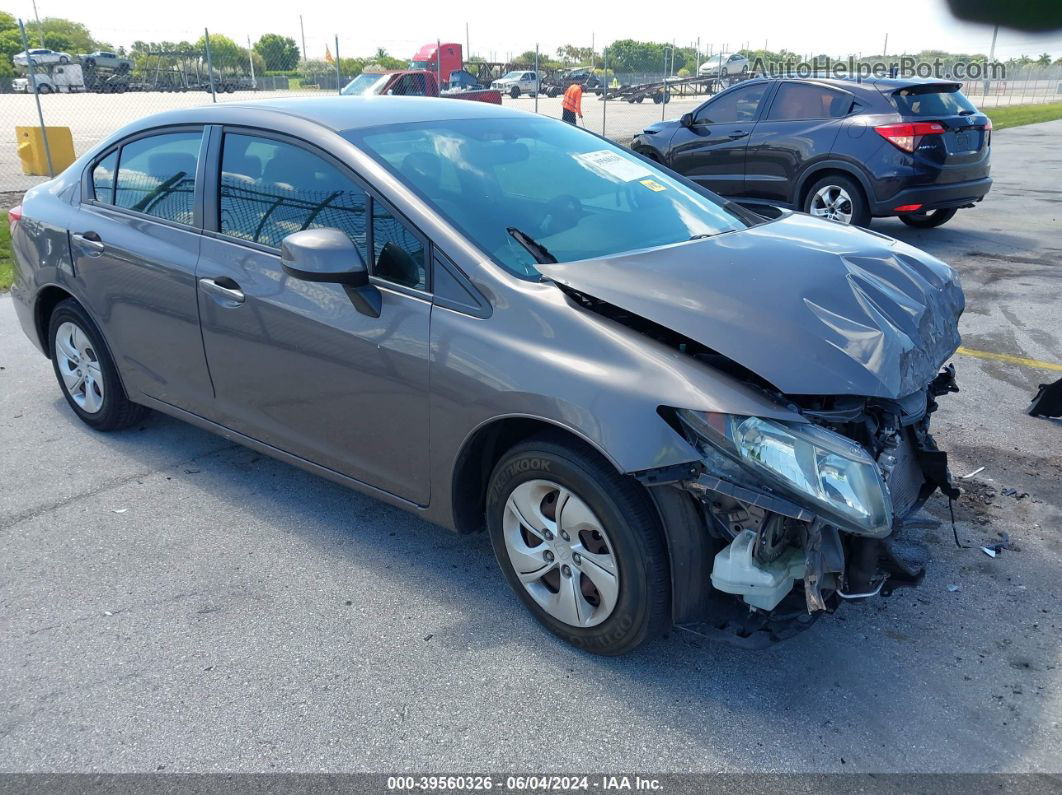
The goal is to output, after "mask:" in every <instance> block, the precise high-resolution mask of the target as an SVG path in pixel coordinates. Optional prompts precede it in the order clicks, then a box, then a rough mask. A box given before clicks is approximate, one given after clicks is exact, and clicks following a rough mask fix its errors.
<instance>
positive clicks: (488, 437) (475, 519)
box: [452, 417, 612, 533]
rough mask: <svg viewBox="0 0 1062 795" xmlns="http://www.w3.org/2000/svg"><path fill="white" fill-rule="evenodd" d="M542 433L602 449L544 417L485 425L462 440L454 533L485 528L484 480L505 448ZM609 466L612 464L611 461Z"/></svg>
mask: <svg viewBox="0 0 1062 795" xmlns="http://www.w3.org/2000/svg"><path fill="white" fill-rule="evenodd" d="M541 433H549V434H550V435H552V436H553V438H554V439H560V440H563V441H566V442H570V443H571V444H572V445H573V446H576V447H580V448H582V449H584V450H587V451H592V452H593V454H594V455H598V456H601V452H600V451H599V450H598V449H597V448H595V447H594V446H593V445H591V444H589V443H588V442H587V441H586V440H585V439H582V438H581V437H579V436H578V435H576V434H574V433H572V432H571V431H569V430H567V429H566V428H562V427H561V426H559V425H554V424H553V423H551V422H547V421H546V420H539V419H535V418H533V417H503V418H501V419H498V420H495V421H493V422H491V423H488V424H487V425H484V426H483V427H481V428H479V429H477V430H476V432H475V433H474V434H473V435H472V438H471V439H469V440H468V441H466V442H465V446H464V447H463V448H462V449H461V453H460V454H459V455H458V457H457V465H456V466H455V467H454V477H453V485H452V497H453V514H454V527H455V528H456V529H457V532H459V533H478V532H481V531H483V530H485V529H486V522H485V518H484V512H485V511H486V496H487V481H488V480H489V479H490V473H491V472H493V471H494V466H495V464H497V463H498V461H500V460H501V457H502V456H503V455H505V453H506V452H507V451H508V450H511V449H512V448H513V447H514V446H516V445H517V444H519V443H520V442H522V441H524V440H526V439H530V438H531V437H532V436H536V435H538V434H541ZM602 457H604V456H602ZM609 466H612V464H611V462H610V463H609Z"/></svg>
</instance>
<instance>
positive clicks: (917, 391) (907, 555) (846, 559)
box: [539, 214, 965, 645]
mask: <svg viewBox="0 0 1062 795" xmlns="http://www.w3.org/2000/svg"><path fill="white" fill-rule="evenodd" d="M539 269H540V270H541V272H542V273H543V275H544V276H546V277H547V278H549V279H551V280H552V281H553V282H554V283H555V284H556V285H557V286H558V287H559V288H560V289H561V290H562V291H563V292H564V293H565V294H566V295H567V297H568V298H569V300H570V301H571V303H572V306H573V307H575V308H578V309H580V310H582V311H588V312H591V313H593V314H595V315H597V316H599V317H601V318H603V319H604V320H605V321H606V322H611V323H616V324H619V325H621V326H623V327H626V328H627V329H630V330H633V331H635V332H637V333H638V334H640V335H642V336H643V337H645V338H648V339H649V340H651V343H652V344H653V345H654V346H661V347H663V348H665V349H670V350H672V351H675V352H677V353H678V354H679V355H681V356H684V357H687V358H689V359H693V360H695V361H696V362H698V363H699V364H701V365H704V366H705V368H706V370H705V376H706V380H705V386H704V388H705V391H706V392H709V393H711V391H712V389H713V386H715V387H718V386H719V385H720V383H721V381H720V379H727V381H726V385H731V384H734V383H736V384H740V385H741V387H742V388H743V389H747V390H749V392H750V393H755V395H756V396H757V397H758V398H760V399H762V400H763V402H764V405H765V406H770V407H771V408H772V409H777V411H774V413H773V414H772V415H771V417H768V416H747V415H743V414H737V413H726V411H727V408H726V405H725V404H723V405H721V404H720V403H719V402H718V401H713V400H711V399H704V400H703V401H702V403H704V404H708V406H705V405H702V406H700V408H697V407H696V406H695V405H692V403H695V402H696V401H695V400H691V402H690V403H687V405H685V406H683V405H676V404H674V403H668V402H667V400H668V398H667V397H666V396H662V400H661V403H663V405H662V406H661V407H660V408H659V411H660V414H661V415H662V416H663V418H664V419H665V420H666V421H667V422H668V423H669V424H670V425H671V427H672V428H673V429H674V430H675V431H676V432H678V433H680V434H681V435H682V436H684V437H685V438H686V440H687V441H689V442H690V443H691V444H692V446H693V447H694V448H696V449H697V450H698V451H699V453H700V456H699V460H697V461H695V462H694V463H693V464H691V465H686V464H684V465H682V466H680V467H677V468H674V469H672V470H670V471H660V470H657V471H649V472H642V473H636V476H638V477H639V478H640V479H641V480H642V481H643V482H644V483H646V485H648V486H650V487H651V492H652V493H654V495H656V496H657V501H658V506H659V505H660V503H661V500H660V498H659V495H660V494H662V493H665V492H664V491H663V489H672V490H678V491H676V492H675V493H682V494H683V496H684V497H685V499H686V501H687V502H692V503H693V505H695V506H696V510H697V511H698V512H699V513H700V514H701V515H700V516H699V517H694V518H693V519H691V518H690V517H689V516H678V515H677V512H676V515H671V516H668V515H664V516H663V518H664V523H665V526H666V527H667V528H668V533H669V539H670V540H671V541H672V542H674V540H675V537H676V534H678V535H679V536H682V535H683V534H685V536H686V538H687V539H688V541H689V542H688V543H687V544H686V545H685V547H684V548H683V549H682V550H681V551H680V552H679V553H678V554H677V555H676V554H675V553H673V555H672V558H673V560H672V565H673V568H674V567H675V566H676V559H678V561H679V565H681V566H683V567H685V569H686V570H685V572H683V573H682V576H681V577H678V576H676V572H675V571H674V570H673V576H672V579H673V582H681V583H683V585H682V586H681V587H676V588H674V589H673V590H674V591H675V600H674V601H675V603H676V604H677V605H679V606H680V608H679V609H677V610H676V615H675V619H676V623H678V624H679V625H680V626H682V625H685V626H691V625H694V624H695V625H696V626H697V627H699V628H700V629H698V631H703V632H705V634H715V635H719V634H722V636H723V637H725V638H727V639H728V640H732V641H735V642H739V643H743V644H745V645H759V644H760V643H762V642H770V641H771V640H778V639H781V638H783V637H787V636H788V635H789V634H792V633H793V632H796V631H799V630H800V629H801V628H803V627H804V626H807V625H808V624H809V623H810V622H811V621H812V620H814V618H815V617H816V616H818V615H821V614H822V613H823V612H825V611H830V610H833V609H835V608H836V606H837V605H838V604H839V603H840V602H841V601H844V600H846V599H863V598H868V597H870V596H873V595H876V594H881V593H888V592H889V591H890V590H891V589H892V588H895V587H897V586H900V585H912V584H916V583H918V582H919V581H920V580H921V578H922V574H923V571H924V564H925V557H926V556H925V553H924V551H923V550H922V549H921V548H920V547H919V546H918V545H917V544H914V543H912V542H911V540H910V539H909V538H907V535H908V532H909V531H910V530H912V529H913V522H914V521H915V520H914V518H913V517H914V515H915V513H916V512H917V510H918V508H919V507H920V506H921V505H922V504H923V503H924V502H925V500H926V499H927V498H928V497H929V495H930V494H931V493H933V491H935V490H936V489H941V490H942V491H943V492H944V493H945V494H947V495H948V496H949V497H952V496H955V495H956V491H955V489H954V487H953V486H952V485H951V483H950V478H949V475H948V467H947V457H946V455H945V454H944V453H943V452H942V451H940V450H939V449H938V448H937V446H936V444H935V443H934V441H933V437H932V436H931V435H930V433H929V424H930V419H931V417H932V414H933V412H934V411H935V409H936V408H937V402H936V399H937V398H938V397H940V396H941V395H943V394H945V393H947V392H952V391H956V386H955V377H954V370H953V368H952V367H951V366H948V367H944V365H945V363H946V362H947V361H948V360H949V359H950V358H951V356H952V355H953V354H954V353H955V350H956V349H957V347H958V346H959V343H960V337H959V330H958V321H959V317H960V315H961V314H962V311H963V309H964V307H965V296H964V295H963V291H962V287H961V285H960V283H959V279H958V276H957V274H956V273H955V271H954V270H952V269H951V268H950V267H949V266H948V265H946V264H945V263H943V262H941V261H940V260H938V259H936V258H935V257H932V256H930V255H929V254H926V253H925V252H923V251H919V250H918V249H915V248H913V247H911V246H908V245H906V244H904V243H901V242H899V241H896V240H892V239H890V238H887V237H884V236H882V235H876V234H873V233H868V232H864V231H860V230H858V229H853V228H851V227H846V226H842V225H839V224H832V223H825V222H821V221H818V220H817V219H814V218H810V217H808V216H801V215H796V214H793V215H786V216H783V217H781V218H780V219H778V220H776V221H773V222H770V223H764V224H761V225H759V226H755V227H751V228H749V229H746V230H743V231H740V232H734V233H731V234H725V235H718V236H716V237H713V238H709V239H706V240H698V241H695V242H691V243H688V244H683V245H678V246H672V247H669V248H664V249H655V250H652V251H644V252H632V253H630V254H625V255H619V256H615V257H611V258H608V259H605V260H596V261H586V262H574V263H562V264H549V265H540V266H539ZM941 368H943V369H941ZM673 399H674V398H673ZM687 400H690V399H689V398H687ZM746 405H747V404H746ZM668 406H671V407H670V408H669V407H668ZM765 414H766V412H765ZM687 495H692V497H693V498H694V500H693V501H691V500H689V497H688V496H687ZM690 510H693V509H692V508H691V509H690ZM661 513H662V515H663V514H664V513H665V510H664V509H663V508H661ZM690 521H696V522H697V523H698V528H699V536H698V535H697V534H694V533H692V532H690V531H686V530H682V529H681V527H683V526H685V524H688V523H689V522H690ZM702 526H703V528H702ZM677 528H679V529H677ZM705 534H707V535H708V538H709V542H710V543H709V544H708V552H704V551H703V549H702V547H701V546H698V541H697V538H698V537H700V538H703V536H704V535H705ZM686 553H689V554H686ZM709 580H710V582H711V586H712V587H708V582H707V581H709ZM694 584H696V587H695V585H694ZM706 602H707V603H708V604H705V603H706ZM689 605H695V606H698V607H700V608H701V610H700V615H699V616H698V615H696V612H697V611H696V610H691V609H687V607H688V606H689Z"/></svg>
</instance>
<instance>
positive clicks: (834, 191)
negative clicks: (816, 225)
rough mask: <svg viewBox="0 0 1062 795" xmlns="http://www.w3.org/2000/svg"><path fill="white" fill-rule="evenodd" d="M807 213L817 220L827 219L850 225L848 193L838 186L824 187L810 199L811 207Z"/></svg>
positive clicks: (850, 198)
mask: <svg viewBox="0 0 1062 795" xmlns="http://www.w3.org/2000/svg"><path fill="white" fill-rule="evenodd" d="M808 212H809V213H811V214H812V215H815V216H818V217H819V218H827V219H829V220H830V221H840V222H841V223H842V224H850V223H852V214H853V212H854V209H853V207H852V197H851V196H849V195H848V191H846V190H845V189H844V188H842V187H840V186H839V185H824V186H823V187H821V188H819V189H818V190H817V191H816V192H815V195H814V196H812V197H811V206H810V207H809V208H808Z"/></svg>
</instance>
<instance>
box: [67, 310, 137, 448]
mask: <svg viewBox="0 0 1062 795" xmlns="http://www.w3.org/2000/svg"><path fill="white" fill-rule="evenodd" d="M48 340H49V344H50V345H51V352H52V367H53V368H54V370H55V377H56V379H57V380H58V381H59V388H60V389H61V390H62V392H63V397H65V398H66V402H67V403H69V404H70V408H72V409H73V410H74V413H75V414H77V416H78V417H79V418H80V419H81V421H82V422H84V423H85V424H86V425H89V426H91V427H93V428H95V429H96V430H98V431H116V430H119V429H121V428H126V427H128V426H130V425H133V424H134V423H137V422H139V421H140V420H141V419H142V418H143V416H144V414H145V413H147V409H146V408H144V407H143V406H140V405H137V404H136V403H132V402H131V401H130V400H129V398H127V397H126V395H125V390H124V389H123V388H122V382H121V381H120V380H119V378H118V370H117V368H116V367H115V366H114V361H113V360H112V359H111V355H110V353H108V351H107V346H106V345H104V344H103V338H102V337H101V336H100V333H99V331H98V330H97V328H96V325H95V324H94V323H93V322H92V320H90V319H89V316H88V315H87V314H86V313H85V310H84V309H82V308H81V305H80V304H78V303H77V302H76V301H73V300H71V299H67V300H66V301H63V302H62V303H60V304H59V305H58V306H57V307H56V308H55V311H53V312H52V317H51V320H50V321H49V324H48Z"/></svg>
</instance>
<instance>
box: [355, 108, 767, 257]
mask: <svg viewBox="0 0 1062 795" xmlns="http://www.w3.org/2000/svg"><path fill="white" fill-rule="evenodd" d="M346 137H347V138H348V140H350V141H351V142H352V143H354V144H356V145H357V146H359V147H361V148H362V149H364V150H365V151H366V152H367V153H368V154H369V155H371V156H372V157H374V158H375V159H376V160H378V161H379V162H380V163H381V164H383V165H384V166H385V167H386V168H388V169H390V170H391V171H392V172H394V173H395V174H396V175H397V176H398V177H399V178H400V179H402V180H403V181H404V182H406V183H407V184H408V185H409V186H410V187H411V188H413V189H414V190H415V191H416V192H417V193H419V194H420V195H421V197H423V198H424V199H425V200H426V201H427V202H428V203H429V204H431V205H432V206H433V207H434V208H435V209H436V211H438V212H439V213H440V214H441V215H442V216H443V217H445V218H446V219H447V220H449V221H450V222H451V223H452V224H453V225H454V226H455V227H457V228H458V229H460V230H461V232H462V233H463V234H464V235H465V236H466V237H468V238H469V239H470V240H471V241H472V242H473V243H474V244H475V245H476V246H478V247H479V248H480V249H481V250H483V251H484V252H486V253H488V254H489V255H490V256H491V257H492V258H493V259H494V260H495V261H496V262H498V263H499V264H501V265H503V266H504V267H506V268H508V269H509V270H510V271H512V272H514V273H516V274H519V275H521V276H534V275H536V274H537V271H536V269H535V258H534V257H533V256H532V255H531V254H530V252H529V251H528V249H527V247H526V246H525V245H521V243H519V242H518V241H517V239H516V238H517V237H520V236H523V237H525V238H530V239H531V240H533V241H534V242H536V243H538V244H539V245H540V246H542V247H544V248H545V249H547V250H548V252H549V254H550V255H551V256H552V257H554V258H555V259H556V260H557V261H558V262H573V261H576V260H583V259H590V258H596V257H607V256H610V255H614V254H620V253H623V252H627V251H636V250H638V249H646V248H655V247H658V246H666V245H670V244H673V243H680V242H683V241H687V240H690V239H691V238H696V237H704V236H712V235H717V234H720V233H723V232H730V231H733V230H737V229H743V228H745V227H747V226H748V225H749V224H748V222H746V221H745V220H743V218H742V217H741V216H739V215H738V214H737V213H735V212H732V211H730V210H728V209H726V208H725V207H724V206H723V205H722V204H721V202H720V200H717V199H713V198H709V197H708V196H705V195H704V194H702V193H699V192H698V191H697V190H696V189H694V188H692V187H689V186H687V185H686V184H684V183H682V182H679V181H678V180H676V179H674V178H672V177H669V176H668V175H667V174H666V173H664V172H662V171H659V170H657V169H656V168H654V167H653V166H652V165H651V164H649V163H647V162H646V161H644V160H642V159H641V158H639V157H637V156H636V155H634V154H632V153H631V152H628V151H626V150H624V149H621V148H619V147H618V146H615V145H614V144H611V143H609V142H607V141H604V140H602V139H601V138H598V137H597V136H595V135H591V134H590V133H587V132H584V131H582V130H579V129H577V128H575V127H572V126H571V125H569V124H564V123H561V122H558V121H555V120H552V119H542V118H534V119H527V118H478V119H458V120H450V121H440V122H431V123H427V124H425V123H417V124H402V125H392V126H389V127H384V128H376V129H371V128H370V129H368V130H355V131H351V132H348V133H346ZM510 230H518V233H519V234H517V235H515V236H514V234H513V233H512V232H511V231H510Z"/></svg>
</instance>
